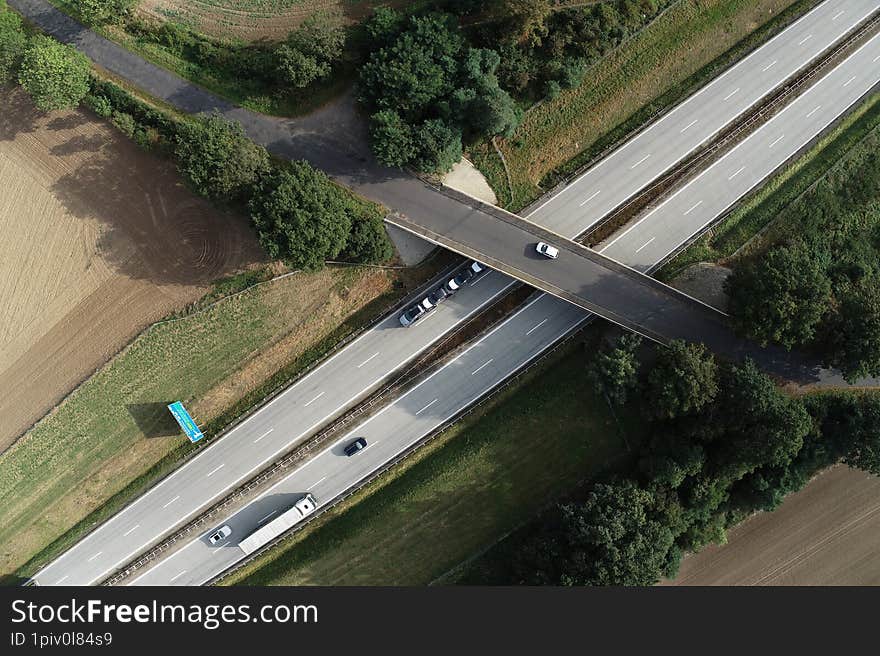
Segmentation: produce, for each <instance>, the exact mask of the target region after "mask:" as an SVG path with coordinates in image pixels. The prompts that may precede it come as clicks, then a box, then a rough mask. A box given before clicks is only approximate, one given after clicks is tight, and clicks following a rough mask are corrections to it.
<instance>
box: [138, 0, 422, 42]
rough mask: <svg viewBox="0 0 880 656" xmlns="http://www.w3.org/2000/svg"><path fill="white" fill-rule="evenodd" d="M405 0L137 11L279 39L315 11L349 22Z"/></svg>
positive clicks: (242, 35) (217, 0) (178, 3)
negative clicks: (334, 13) (336, 12)
mask: <svg viewBox="0 0 880 656" xmlns="http://www.w3.org/2000/svg"><path fill="white" fill-rule="evenodd" d="M409 4H412V2H407V0H143V2H141V3H140V5H139V6H138V11H139V12H140V13H141V14H143V15H145V16H148V17H151V18H158V19H161V20H168V19H172V20H176V21H178V22H181V23H185V24H187V25H191V26H192V27H194V28H196V29H197V30H199V31H200V32H204V33H205V34H209V35H211V36H217V37H225V38H239V39H244V40H246V41H256V40H259V39H267V40H270V41H278V40H281V39H283V38H284V37H286V36H287V33H288V32H290V31H291V30H292V29H294V28H296V27H297V26H298V25H299V24H300V23H302V22H303V21H304V20H305V19H306V18H308V17H309V16H310V15H311V14H313V13H315V12H316V11H322V10H330V11H339V12H340V13H342V15H343V16H345V19H346V21H347V22H349V23H357V22H360V21H361V20H363V19H364V18H365V17H366V16H369V14H370V13H371V12H372V10H373V9H374V8H375V7H378V6H380V5H386V6H392V7H403V6H406V5H409Z"/></svg>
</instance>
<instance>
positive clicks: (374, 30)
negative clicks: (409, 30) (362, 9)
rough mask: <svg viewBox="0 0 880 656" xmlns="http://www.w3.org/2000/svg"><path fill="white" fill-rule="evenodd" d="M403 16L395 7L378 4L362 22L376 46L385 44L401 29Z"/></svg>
mask: <svg viewBox="0 0 880 656" xmlns="http://www.w3.org/2000/svg"><path fill="white" fill-rule="evenodd" d="M403 25H404V21H403V16H402V15H401V14H400V12H399V11H397V10H396V9H392V8H391V7H385V6H380V7H376V8H375V9H374V10H373V15H372V16H370V18H369V20H367V21H366V22H365V23H364V28H365V29H366V31H367V34H368V35H369V37H370V41H371V42H372V43H373V44H375V45H378V46H387V45H388V44H390V43H391V42H392V40H393V39H394V38H395V37H397V35H399V34H400V32H401V31H402V30H403Z"/></svg>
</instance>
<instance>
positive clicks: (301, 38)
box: [275, 11, 345, 89]
mask: <svg viewBox="0 0 880 656" xmlns="http://www.w3.org/2000/svg"><path fill="white" fill-rule="evenodd" d="M344 44H345V30H344V28H343V26H342V21H341V19H340V17H339V16H338V15H337V14H334V13H331V12H326V11H319V12H316V13H314V14H312V15H311V16H309V17H308V18H307V19H306V20H304V21H303V22H302V24H301V25H300V26H299V27H298V28H297V29H296V30H294V31H292V32H291V33H290V34H289V35H288V36H287V40H286V41H285V43H283V44H282V45H280V46H279V47H278V48H277V50H276V51H275V55H276V59H277V61H276V72H277V74H278V77H279V80H280V82H281V84H283V85H285V86H287V87H292V88H294V89H304V88H305V87H307V86H309V85H310V84H311V83H312V82H314V81H316V80H319V79H322V78H325V77H327V76H328V75H330V71H331V70H332V68H333V63H334V62H335V61H336V60H338V59H339V57H340V56H341V55H342V47H343V45H344Z"/></svg>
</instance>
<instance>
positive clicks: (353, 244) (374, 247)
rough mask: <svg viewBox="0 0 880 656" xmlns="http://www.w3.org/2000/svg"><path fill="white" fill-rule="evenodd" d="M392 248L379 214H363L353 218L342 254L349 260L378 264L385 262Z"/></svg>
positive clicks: (389, 257)
mask: <svg viewBox="0 0 880 656" xmlns="http://www.w3.org/2000/svg"><path fill="white" fill-rule="evenodd" d="M392 255H394V248H393V247H392V245H391V240H390V239H388V233H387V232H386V230H385V225H384V224H383V222H382V217H381V216H374V215H370V216H364V217H360V218H358V219H356V220H355V222H354V225H353V226H352V229H351V234H350V235H349V237H348V243H346V245H345V251H344V252H343V254H342V256H343V258H345V259H346V260H348V261H350V262H363V263H372V264H378V263H380V262H387V261H388V260H390V259H391V256H392Z"/></svg>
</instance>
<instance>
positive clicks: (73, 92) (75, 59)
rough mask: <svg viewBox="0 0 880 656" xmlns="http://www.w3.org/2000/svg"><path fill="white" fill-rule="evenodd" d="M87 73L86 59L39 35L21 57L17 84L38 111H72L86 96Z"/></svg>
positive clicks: (32, 40)
mask: <svg viewBox="0 0 880 656" xmlns="http://www.w3.org/2000/svg"><path fill="white" fill-rule="evenodd" d="M89 71H90V67H89V60H88V59H86V57H85V55H83V54H81V53H79V52H77V51H76V50H74V49H73V48H71V47H70V46H67V45H64V44H61V43H59V42H58V41H56V40H55V39H53V38H51V37H48V36H43V35H42V34H39V35H37V36H34V37H32V38H31V40H30V42H29V43H28V46H27V49H26V50H25V52H24V55H23V56H22V60H21V65H20V67H19V72H18V81H19V83H20V84H21V86H22V87H23V88H24V90H25V91H27V93H28V94H29V95H30V96H31V98H33V101H34V104H35V105H36V106H37V108H38V109H41V110H42V111H44V112H46V111H51V110H53V109H72V108H74V107H76V106H77V105H78V104H79V103H80V101H81V100H82V99H83V98H84V97H85V95H86V94H87V93H88V92H89Z"/></svg>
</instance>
